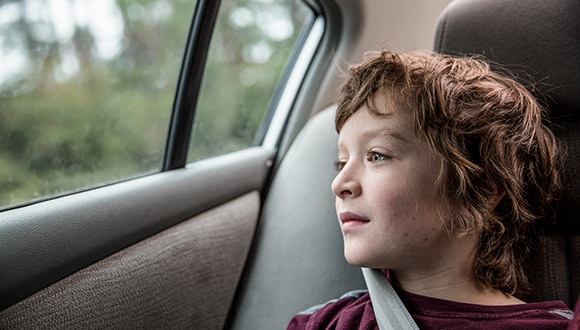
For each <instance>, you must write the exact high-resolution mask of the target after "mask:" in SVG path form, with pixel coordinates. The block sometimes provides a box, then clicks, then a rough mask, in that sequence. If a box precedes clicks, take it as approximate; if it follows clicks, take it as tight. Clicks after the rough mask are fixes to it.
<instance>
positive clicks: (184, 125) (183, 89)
mask: <svg viewBox="0 0 580 330" xmlns="http://www.w3.org/2000/svg"><path fill="white" fill-rule="evenodd" d="M220 4H221V0H212V1H208V0H198V1H197V3H196V5H195V10H194V17H193V20H192V24H191V28H190V32H189V37H188V41H187V45H186V51H185V56H184V59H183V64H182V68H181V73H180V77H179V82H178V85H177V90H176V93H175V101H174V106H173V113H172V115H171V123H170V126H169V133H168V136H167V145H166V147H165V156H164V159H163V166H162V168H161V170H162V171H168V170H173V169H177V168H182V167H184V166H185V164H186V161H187V151H188V149H189V139H190V137H191V130H192V127H193V120H194V117H195V107H196V104H197V98H198V96H199V90H200V86H201V83H202V78H203V73H204V68H205V63H206V59H207V53H208V49H209V44H210V42H211V37H212V34H213V30H214V25H215V22H216V20H217V15H218V11H219V7H220Z"/></svg>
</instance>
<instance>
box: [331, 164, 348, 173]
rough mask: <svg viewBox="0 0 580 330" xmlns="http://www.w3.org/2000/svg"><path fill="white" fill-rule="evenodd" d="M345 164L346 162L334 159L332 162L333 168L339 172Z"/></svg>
mask: <svg viewBox="0 0 580 330" xmlns="http://www.w3.org/2000/svg"><path fill="white" fill-rule="evenodd" d="M345 164H346V162H343V161H336V162H334V169H336V170H337V171H338V172H340V170H342V169H343V168H344V165H345Z"/></svg>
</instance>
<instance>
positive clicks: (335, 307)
mask: <svg viewBox="0 0 580 330" xmlns="http://www.w3.org/2000/svg"><path fill="white" fill-rule="evenodd" d="M399 295H400V297H401V299H402V300H403V302H404V303H405V306H406V307H407V309H408V310H409V313H411V316H413V319H414V320H415V322H416V323H417V325H418V326H419V328H420V329H509V330H517V329H526V330H528V329H542V330H544V329H566V328H567V327H568V326H569V325H570V319H571V318H572V315H573V314H572V311H571V310H570V309H568V307H567V306H566V305H565V304H564V303H563V302H561V301H546V302H535V303H528V304H520V305H508V306H486V305H476V304H467V303H460V302H454V301H449V300H443V299H437V298H431V297H426V296H421V295H417V294H412V293H408V292H399ZM287 329H292V330H293V329H349V330H350V329H378V326H377V322H376V320H375V315H374V312H373V308H372V305H371V300H370V296H369V294H368V292H366V291H354V292H351V293H348V294H346V295H344V296H342V297H341V298H339V299H337V300H334V301H330V302H328V303H326V304H324V305H321V306H316V307H313V308H312V309H310V310H308V311H305V312H302V313H300V314H298V315H296V316H294V318H292V320H291V321H290V324H289V325H288V328H287Z"/></svg>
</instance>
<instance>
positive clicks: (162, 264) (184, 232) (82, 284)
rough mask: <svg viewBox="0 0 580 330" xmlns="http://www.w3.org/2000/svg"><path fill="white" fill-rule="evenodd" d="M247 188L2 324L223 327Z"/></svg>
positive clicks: (239, 261) (32, 300)
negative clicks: (234, 196) (240, 193)
mask: <svg viewBox="0 0 580 330" xmlns="http://www.w3.org/2000/svg"><path fill="white" fill-rule="evenodd" d="M259 204H260V203H259V194H258V192H256V191H252V192H249V193H247V194H244V195H243V196H240V197H238V198H236V199H234V200H232V201H230V202H227V203H224V204H223V205H221V206H219V207H216V208H214V209H211V210H209V211H207V212H205V213H203V214H200V215H198V216H196V217H193V218H191V219H189V220H187V221H184V222H182V223H180V224H178V225H176V226H173V227H171V228H169V229H167V230H165V231H163V232H161V233H159V234H156V235H154V236H152V237H150V238H148V239H145V240H143V241H141V242H139V243H137V244H135V245H133V246H130V247H128V248H126V249H124V250H122V251H120V252H118V253H116V254H114V255H112V256H110V257H108V258H106V259H104V260H102V261H99V262H97V263H95V264H93V265H91V266H89V267H87V268H85V269H83V270H81V271H79V272H77V273H75V274H73V275H71V276H69V277H67V278H65V279H63V280H61V281H59V282H57V283H55V284H54V285H51V286H49V287H48V288H46V289H44V290H42V291H40V292H38V293H36V294H34V295H32V296H31V297H29V298H27V299H25V300H23V301H21V302H20V303H18V304H16V305H14V306H12V307H10V308H8V309H6V310H4V311H3V312H1V314H0V328H2V329H6V328H19V329H37V328H41V327H47V328H62V327H63V326H66V327H68V328H77V329H81V328H82V329H87V328H99V329H103V328H123V329H127V328H140V329H144V328H157V329H161V328H166V327H168V326H171V328H186V327H194V328H197V329H218V328H222V327H223V324H224V322H225V318H226V315H227V312H228V309H229V305H230V304H231V301H232V299H233V296H234V292H235V289H236V287H237V283H238V280H239V277H240V274H241V271H242V267H243V265H244V263H245V259H246V256H247V253H248V250H249V247H250V242H251V240H252V236H253V233H254V228H255V225H256V220H257V218H258V211H259Z"/></svg>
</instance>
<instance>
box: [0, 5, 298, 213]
mask: <svg viewBox="0 0 580 330" xmlns="http://www.w3.org/2000/svg"><path fill="white" fill-rule="evenodd" d="M25 2H26V0H21V1H11V2H5V3H2V4H0V14H2V13H4V14H7V13H12V15H14V19H13V20H5V23H4V24H3V25H0V36H2V37H0V61H3V62H4V63H3V65H4V66H9V65H10V64H6V63H9V62H7V61H8V58H9V57H8V54H10V53H11V52H12V53H16V54H18V55H19V57H20V58H21V59H24V60H22V61H20V62H18V61H15V62H14V63H13V66H14V67H19V68H20V69H19V70H16V71H14V72H16V73H14V72H12V73H11V74H8V73H5V72H4V73H3V70H0V191H1V192H2V193H0V207H2V206H8V205H13V204H17V203H21V202H25V201H28V200H31V199H35V198H42V197H45V196H50V195H54V194H60V193H63V192H66V191H72V190H76V189H79V188H83V187H89V186H94V185H99V184H106V183H108V182H115V181H119V180H123V179H126V178H130V177H133V176H136V175H142V174H145V173H150V172H154V171H158V170H159V168H160V166H161V164H162V158H163V155H164V148H165V144H166V137H167V131H168V126H169V121H170V117H171V110H172V106H173V98H174V96H175V89H176V84H177V81H178V77H179V70H180V68H181V62H182V56H183V52H184V49H185V44H186V39H187V35H188V32H189V25H190V21H191V18H192V16H193V9H194V7H195V2H194V1H190V0H178V1H168V0H139V1H133V0H131V1H129V0H116V1H112V2H110V3H112V4H113V7H111V8H108V13H109V16H110V17H109V16H99V15H92V16H91V15H89V17H97V16H98V17H99V19H100V20H107V19H108V20H110V22H106V23H103V24H101V25H100V28H99V27H98V26H99V25H98V22H96V23H95V22H94V21H92V22H88V21H83V20H82V19H79V18H73V17H70V16H62V17H52V18H51V17H50V15H49V16H46V15H44V16H43V15H42V14H40V12H41V11H48V9H49V7H50V4H49V2H38V3H41V4H42V5H40V6H39V7H37V8H36V9H35V10H36V12H32V10H33V9H30V8H28V7H27V6H25V5H24V3H25ZM77 2H78V1H76V0H69V2H68V3H69V5H71V6H74V5H77V4H78V3H80V2H78V3H77ZM83 3H84V2H83ZM94 3H97V2H94ZM98 3H101V2H100V1H99V2H98ZM102 3H109V2H102ZM222 4H223V5H222V8H221V9H220V13H219V15H220V16H219V19H218V23H217V26H216V32H215V33H214V36H213V38H212V44H211V49H210V54H209V59H208V63H207V68H206V70H205V72H204V81H203V86H202V90H201V91H200V98H199V102H198V105H197V107H196V121H195V124H194V130H193V136H192V142H191V147H190V152H189V158H188V159H189V160H190V161H192V160H197V159H203V158H207V157H211V156H215V155H218V154H223V153H225V152H230V151H233V150H239V149H241V148H245V147H247V146H249V145H251V144H252V142H253V140H254V137H255V133H256V132H257V130H258V128H259V125H260V123H261V121H262V118H263V116H264V114H265V111H266V109H267V107H268V103H269V102H270V98H271V96H272V93H273V90H274V88H275V85H276V83H277V80H278V79H279V77H280V75H281V73H282V70H283V68H284V65H285V63H286V61H287V59H288V56H289V54H290V52H291V49H292V47H293V45H294V43H295V41H296V37H297V35H298V33H299V29H300V28H301V25H302V24H303V21H304V20H305V15H306V11H305V10H304V8H302V9H301V10H298V8H299V7H298V6H299V5H301V4H297V3H296V1H284V0H271V1H265V0H238V1H227V0H224V1H222ZM95 6H96V5H95ZM26 8H28V9H26ZM71 8H72V7H71ZM91 8H92V10H94V9H95V8H96V7H91ZM91 8H88V9H89V10H91ZM273 10H274V14H276V15H278V16H272V12H273ZM69 12H72V11H69ZM91 14H92V13H91ZM268 15H270V16H268ZM5 17H6V16H5ZM47 17H48V18H47ZM244 17H245V19H246V20H245V21H244ZM272 17H274V18H276V17H278V18H279V20H280V18H284V17H289V18H290V19H289V20H287V21H288V22H290V24H291V29H290V30H288V29H287V30H288V31H290V32H289V33H287V35H285V36H283V38H281V37H279V36H272V35H269V34H268V29H265V28H264V25H263V22H264V21H266V20H267V19H270V20H272ZM57 20H58V21H59V22H60V25H62V24H63V22H65V23H66V22H68V23H69V25H70V26H72V28H71V29H72V32H70V33H68V34H66V33H64V34H63V33H62V31H61V32H60V34H59V32H58V29H57V24H56V22H57ZM261 22H262V23H261ZM260 24H262V25H261V26H260ZM95 26H97V27H95ZM104 26H109V28H103V27H104ZM111 26H112V27H115V26H117V32H116V34H115V33H114V32H115V31H114V28H110V27H111ZM111 29H112V30H111ZM111 31H113V32H111ZM288 31H287V32H288ZM107 33H108V34H109V35H108V36H106V34H107ZM103 34H105V37H107V38H108V39H107V38H105V37H103ZM111 45H112V46H111ZM106 47H109V48H108V53H107V51H104V50H106V49H107V48H106ZM111 49H113V50H111Z"/></svg>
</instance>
